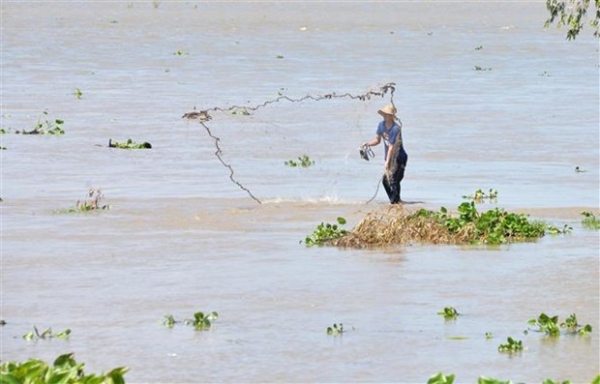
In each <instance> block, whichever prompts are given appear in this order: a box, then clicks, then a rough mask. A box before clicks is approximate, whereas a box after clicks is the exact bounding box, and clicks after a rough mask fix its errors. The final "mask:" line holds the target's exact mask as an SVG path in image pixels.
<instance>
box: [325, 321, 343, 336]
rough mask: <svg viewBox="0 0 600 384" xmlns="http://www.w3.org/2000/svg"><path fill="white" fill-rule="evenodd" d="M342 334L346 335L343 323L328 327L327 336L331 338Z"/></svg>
mask: <svg viewBox="0 0 600 384" xmlns="http://www.w3.org/2000/svg"><path fill="white" fill-rule="evenodd" d="M342 333H344V325H343V324H342V323H340V324H333V325H332V326H331V327H327V334H328V335H330V336H337V335H341V334H342Z"/></svg>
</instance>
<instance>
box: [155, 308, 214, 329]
mask: <svg viewBox="0 0 600 384" xmlns="http://www.w3.org/2000/svg"><path fill="white" fill-rule="evenodd" d="M218 318H219V314H218V313H217V312H214V311H213V312H210V313H206V314H205V313H204V312H200V311H199V312H196V313H194V317H193V319H184V320H175V318H174V317H173V315H171V314H168V315H165V316H164V317H163V321H162V323H161V324H162V325H164V326H165V327H167V328H173V327H174V326H175V324H177V323H182V324H184V325H189V326H192V327H194V329H195V330H197V331H206V330H209V329H210V328H211V327H212V323H213V322H214V321H215V320H217V319H218Z"/></svg>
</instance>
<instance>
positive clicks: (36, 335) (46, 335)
mask: <svg viewBox="0 0 600 384" xmlns="http://www.w3.org/2000/svg"><path fill="white" fill-rule="evenodd" d="M70 334H71V330H70V329H69V328H67V329H65V330H64V331H62V332H59V333H52V328H47V329H46V330H44V331H42V332H41V333H40V332H39V331H38V329H37V327H36V326H35V325H34V326H33V331H31V332H27V333H26V334H24V335H23V338H24V339H25V340H39V339H43V340H46V339H51V338H54V337H55V338H57V339H67V338H69V335H70Z"/></svg>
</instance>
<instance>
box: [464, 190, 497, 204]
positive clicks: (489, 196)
mask: <svg viewBox="0 0 600 384" xmlns="http://www.w3.org/2000/svg"><path fill="white" fill-rule="evenodd" d="M463 199H469V200H473V201H474V202H476V203H478V204H481V203H483V202H484V200H489V201H490V202H496V200H497V199H498V191H497V190H495V189H492V188H490V189H489V191H488V193H485V192H483V190H481V189H478V190H476V191H475V193H473V194H472V195H470V196H463Z"/></svg>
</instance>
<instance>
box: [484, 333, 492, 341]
mask: <svg viewBox="0 0 600 384" xmlns="http://www.w3.org/2000/svg"><path fill="white" fill-rule="evenodd" d="M485 338H486V340H489V339H493V338H494V335H493V334H492V332H486V333H485Z"/></svg>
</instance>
